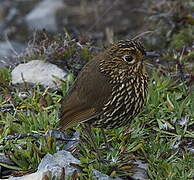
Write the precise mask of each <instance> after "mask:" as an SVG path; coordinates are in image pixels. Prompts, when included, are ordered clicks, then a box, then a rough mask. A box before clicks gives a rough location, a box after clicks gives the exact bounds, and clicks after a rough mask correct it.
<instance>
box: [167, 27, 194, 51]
mask: <svg viewBox="0 0 194 180" xmlns="http://www.w3.org/2000/svg"><path fill="white" fill-rule="evenodd" d="M193 39H194V29H192V28H184V29H182V30H180V31H179V32H178V33H176V34H173V36H172V40H171V42H170V47H171V48H173V49H176V50H179V49H181V48H182V47H183V46H185V45H191V44H192V42H193Z"/></svg>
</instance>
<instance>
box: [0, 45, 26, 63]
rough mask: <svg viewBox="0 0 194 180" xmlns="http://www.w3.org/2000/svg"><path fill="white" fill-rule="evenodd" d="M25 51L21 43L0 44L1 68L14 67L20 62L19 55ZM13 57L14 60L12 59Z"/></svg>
mask: <svg viewBox="0 0 194 180" xmlns="http://www.w3.org/2000/svg"><path fill="white" fill-rule="evenodd" d="M24 49H25V46H24V45H23V44H21V43H18V42H14V41H9V42H8V41H2V42H0V67H8V66H14V65H16V64H17V63H18V62H19V59H18V58H17V57H15V58H14V56H17V54H20V53H21V52H22V51H23V50H24ZM10 57H12V58H10Z"/></svg>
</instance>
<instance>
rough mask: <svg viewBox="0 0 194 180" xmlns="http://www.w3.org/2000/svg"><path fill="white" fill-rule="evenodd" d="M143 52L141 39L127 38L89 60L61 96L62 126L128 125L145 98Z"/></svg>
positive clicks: (145, 77)
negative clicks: (62, 96)
mask: <svg viewBox="0 0 194 180" xmlns="http://www.w3.org/2000/svg"><path fill="white" fill-rule="evenodd" d="M145 55H146V52H145V50H144V48H143V46H142V45H141V44H140V42H137V41H133V40H126V41H119V42H117V43H115V44H113V45H112V46H111V47H110V48H108V49H106V50H105V51H104V52H101V53H100V54H99V55H98V56H96V57H95V58H93V59H92V60H90V61H89V62H88V63H87V64H86V65H85V66H84V67H83V69H82V71H81V72H80V74H79V75H78V77H77V79H76V80H75V82H74V84H73V85H72V87H71V88H70V90H69V91H68V93H67V95H66V96H65V97H64V100H63V103H62V107H61V114H60V118H61V120H60V127H61V129H63V130H64V129H66V128H68V127H69V126H70V125H72V124H75V123H78V122H86V123H90V124H91V125H92V126H93V127H100V128H106V129H109V128H117V127H121V126H125V125H127V124H129V122H130V121H131V120H132V119H133V118H134V117H135V116H137V114H138V113H139V112H141V110H142V108H143V105H144V104H145V101H146V95H147V81H148V76H147V73H146V72H145V69H144V64H143V59H144V57H145Z"/></svg>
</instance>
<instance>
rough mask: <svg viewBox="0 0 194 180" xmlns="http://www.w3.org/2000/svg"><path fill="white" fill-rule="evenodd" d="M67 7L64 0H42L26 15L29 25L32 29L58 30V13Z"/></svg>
mask: <svg viewBox="0 0 194 180" xmlns="http://www.w3.org/2000/svg"><path fill="white" fill-rule="evenodd" d="M64 7H65V5H64V3H63V1H62V0H56V1H53V0H44V1H41V2H40V3H39V4H37V6H36V7H35V8H34V9H33V10H32V11H31V12H30V13H29V14H27V16H26V17H25V20H26V22H27V24H28V27H29V28H30V29H31V30H34V29H38V30H42V29H44V28H45V29H46V30H47V31H50V32H56V31H57V30H58V28H57V18H56V14H57V12H58V11H59V10H61V9H63V8H64Z"/></svg>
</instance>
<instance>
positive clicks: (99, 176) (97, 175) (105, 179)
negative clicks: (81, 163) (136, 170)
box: [92, 170, 122, 180]
mask: <svg viewBox="0 0 194 180" xmlns="http://www.w3.org/2000/svg"><path fill="white" fill-rule="evenodd" d="M92 172H93V174H94V176H95V178H96V179H97V180H122V179H121V178H111V177H110V176H108V175H106V174H103V173H101V172H100V171H97V170H93V171H92Z"/></svg>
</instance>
